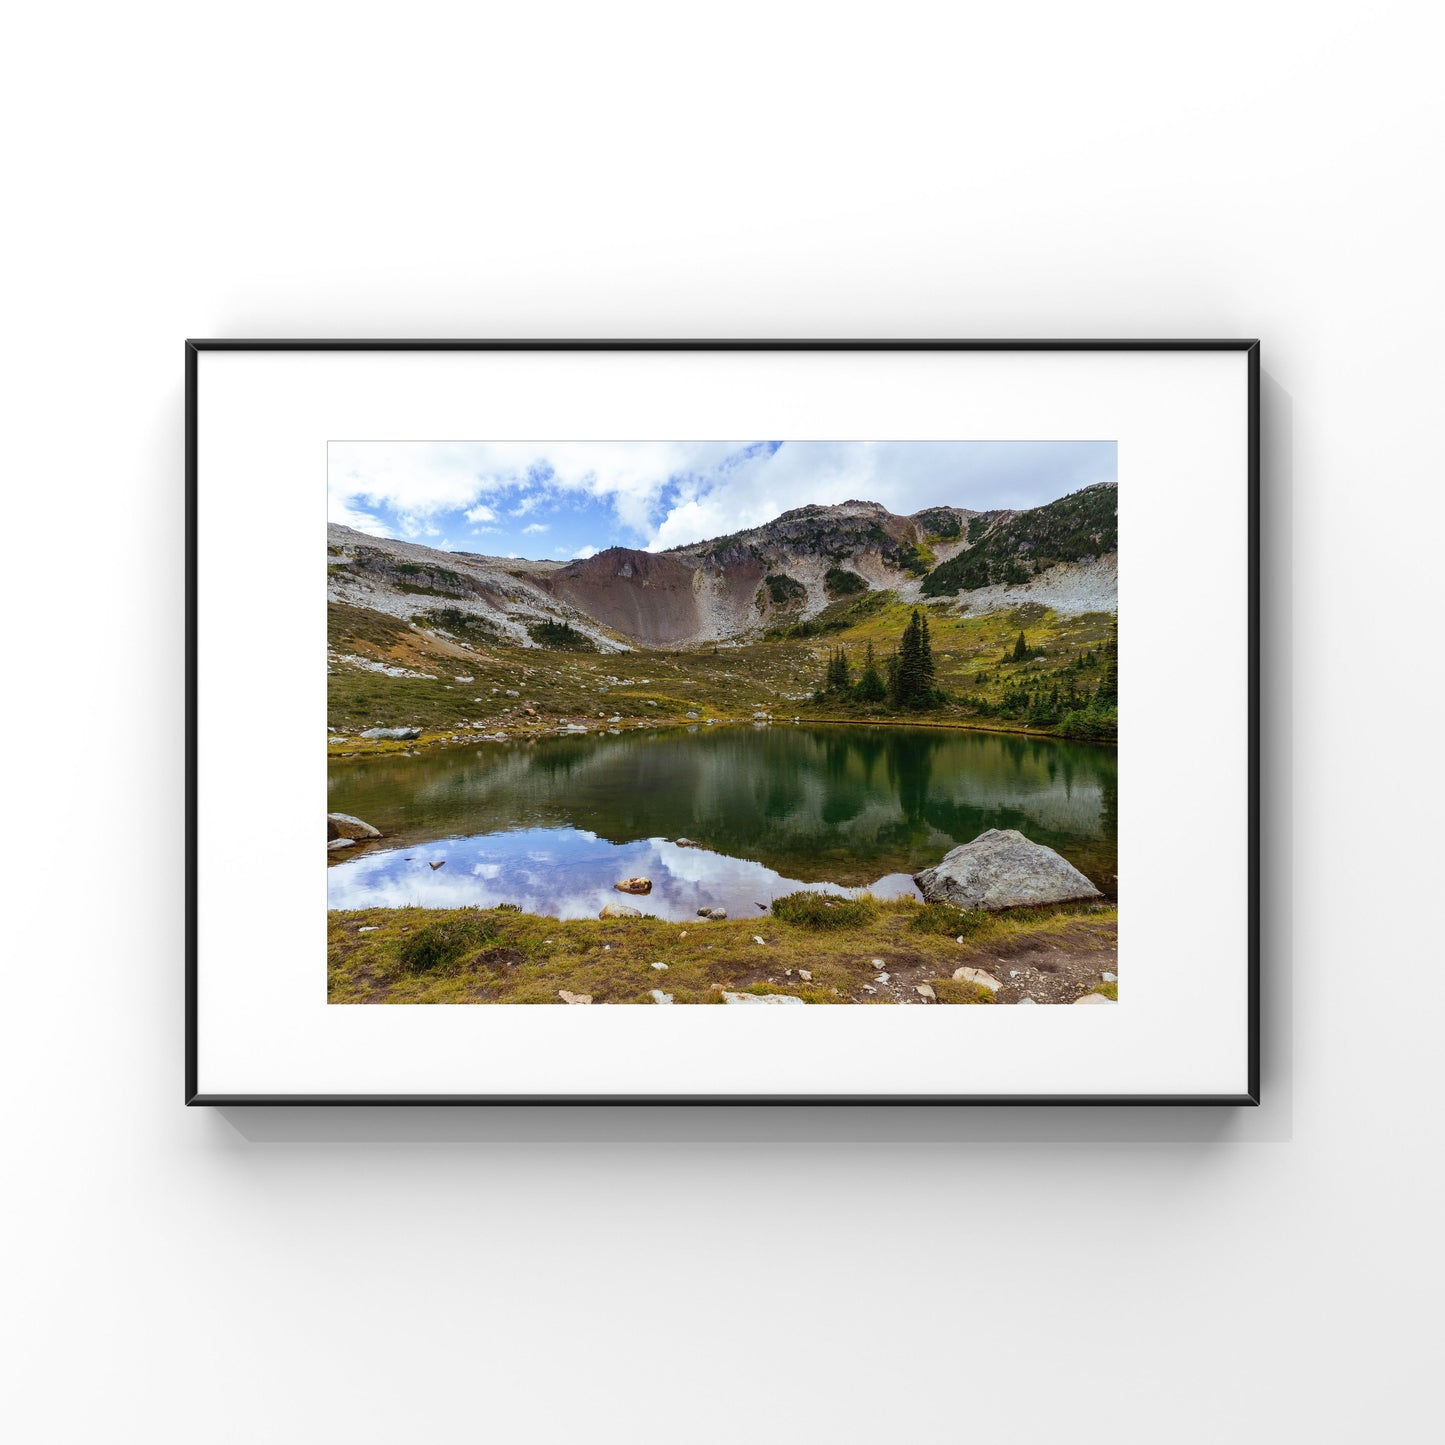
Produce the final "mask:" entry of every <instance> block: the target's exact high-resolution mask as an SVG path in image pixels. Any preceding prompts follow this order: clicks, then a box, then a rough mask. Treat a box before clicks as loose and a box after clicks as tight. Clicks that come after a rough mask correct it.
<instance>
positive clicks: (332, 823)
mask: <svg viewBox="0 0 1445 1445" xmlns="http://www.w3.org/2000/svg"><path fill="white" fill-rule="evenodd" d="M380 837H381V829H380V828H373V827H372V826H371V824H370V823H366V822H363V821H362V820H361V819H360V818H353V817H352V816H351V814H350V813H328V814H327V815H326V838H327V841H328V842H329V841H330V840H331V839H332V838H380Z"/></svg>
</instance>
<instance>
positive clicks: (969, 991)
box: [326, 440, 1119, 1007]
mask: <svg viewBox="0 0 1445 1445" xmlns="http://www.w3.org/2000/svg"><path fill="white" fill-rule="evenodd" d="M327 485H328V526H327V546H326V597H327V655H326V668H327V708H328V716H327V744H326V746H327V769H328V802H327V808H328V813H327V874H326V876H327V909H328V951H327V999H328V1001H329V1002H330V1003H331V1004H334V1005H348V1004H383V1003H388V1004H408V1003H410V1004H454V1005H471V1004H552V1005H564V1006H565V1005H593V1006H598V1005H615V1004H638V1005H646V1006H656V1005H680V1004H722V1005H732V1006H738V1005H751V1006H780V1005H781V1006H795V1007H796V1006H806V1005H815V1006H816V1005H828V1004H855V1005H866V1004H894V1005H911V1006H933V1005H938V1004H954V1005H958V1004H968V1005H995V1006H996V1005H1071V1006H1076V1005H1082V1004H1093V1005H1105V1006H1107V1005H1113V1004H1117V1002H1118V999H1119V992H1118V989H1119V973H1118V967H1119V964H1118V941H1117V940H1118V911H1117V910H1118V876H1117V866H1118V865H1117V839H1116V833H1117V791H1118V790H1117V778H1118V768H1117V735H1118V520H1117V518H1118V505H1117V494H1118V485H1117V448H1116V446H1115V444H1114V443H1113V442H1112V441H1078V442H1065V441H1027V440H1019V441H956V442H936V441H928V442H925V441H877V442H865V441H838V442H828V441H785V442H778V441H762V442H760V441H734V442H658V441H651V442H650V441H639V442H624V441H598V442H585V441H562V442H546V441H530V442H469V441H435V442H430V441H416V442H394V441H387V442H383V441H364V440H363V441H349V442H340V441H338V442H333V443H331V445H330V447H329V449H328V479H327Z"/></svg>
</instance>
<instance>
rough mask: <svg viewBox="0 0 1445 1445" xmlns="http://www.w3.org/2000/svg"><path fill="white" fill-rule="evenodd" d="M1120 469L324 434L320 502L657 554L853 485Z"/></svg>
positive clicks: (1031, 477)
mask: <svg viewBox="0 0 1445 1445" xmlns="http://www.w3.org/2000/svg"><path fill="white" fill-rule="evenodd" d="M1116 480H1117V447H1116V445H1115V443H1113V442H1111V441H1106V442H1026V441H1017V442H1014V441H998V442H816V441H805V442H778V441H754V442H332V443H331V445H330V448H329V452H328V478H327V488H328V515H329V519H330V520H331V521H333V522H340V523H342V524H344V525H346V526H349V527H355V528H357V529H358V530H359V531H363V532H369V533H371V534H372V535H374V536H379V537H396V538H400V539H402V540H406V541H413V542H420V543H422V544H424V545H425V546H428V547H438V548H441V549H442V550H445V551H457V552H484V553H487V554H489V555H491V556H498V557H509V556H510V557H533V558H572V557H585V556H590V555H591V554H592V553H593V552H599V551H601V550H602V549H603V548H606V547H612V546H626V547H637V548H643V549H647V550H652V551H657V550H660V549H662V548H666V547H676V546H680V545H683V544H686V543H690V542H699V541H703V540H704V539H706V538H708V537H718V536H723V535H725V534H726V533H728V532H736V531H739V530H740V529H742V528H744V527H755V526H759V525H761V524H762V523H763V522H768V521H771V520H772V519H773V518H774V517H776V516H777V515H778V514H779V513H780V512H785V511H787V510H788V509H789V508H791V507H801V506H803V505H804V504H805V503H809V502H822V503H830V502H842V501H847V500H848V499H849V498H859V499H862V500H866V501H871V502H881V503H882V504H883V505H884V506H885V507H887V508H888V509H889V510H890V511H893V512H901V513H907V512H916V511H918V510H919V509H920V508H923V507H931V506H939V505H948V506H955V507H968V508H972V509H974V510H976V511H988V510H991V509H993V508H997V507H1035V506H1038V505H1039V504H1040V503H1043V502H1050V501H1053V500H1054V498H1056V497H1061V496H1063V495H1064V494H1065V493H1066V492H1072V491H1075V490H1077V489H1078V488H1079V487H1084V486H1088V485H1089V484H1090V483H1092V482H1106V481H1116Z"/></svg>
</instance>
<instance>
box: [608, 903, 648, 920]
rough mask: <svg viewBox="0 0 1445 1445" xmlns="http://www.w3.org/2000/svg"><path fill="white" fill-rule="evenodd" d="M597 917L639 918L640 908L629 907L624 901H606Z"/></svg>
mask: <svg viewBox="0 0 1445 1445" xmlns="http://www.w3.org/2000/svg"><path fill="white" fill-rule="evenodd" d="M597 916H598V917H599V918H641V917H642V910H641V909H640V908H631V907H629V906H628V905H627V904H626V903H606V904H603V906H602V911H601V912H600V913H599V914H598V915H597Z"/></svg>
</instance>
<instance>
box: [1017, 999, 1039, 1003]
mask: <svg viewBox="0 0 1445 1445" xmlns="http://www.w3.org/2000/svg"><path fill="white" fill-rule="evenodd" d="M1019 1002H1020V1003H1031V1004H1037V1003H1038V999H1036V998H1021V999H1020V1000H1019Z"/></svg>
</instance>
